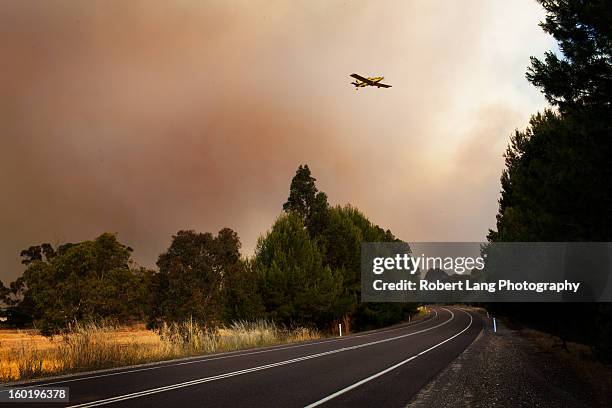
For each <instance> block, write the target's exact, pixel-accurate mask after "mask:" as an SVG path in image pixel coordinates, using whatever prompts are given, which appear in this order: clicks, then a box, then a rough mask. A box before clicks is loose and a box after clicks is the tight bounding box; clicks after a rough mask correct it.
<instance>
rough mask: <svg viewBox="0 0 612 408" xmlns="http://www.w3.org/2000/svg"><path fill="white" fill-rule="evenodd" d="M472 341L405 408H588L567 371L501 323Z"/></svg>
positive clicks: (588, 395)
mask: <svg viewBox="0 0 612 408" xmlns="http://www.w3.org/2000/svg"><path fill="white" fill-rule="evenodd" d="M497 329H498V331H497V333H495V334H494V333H493V332H492V327H491V323H490V321H488V319H485V328H484V330H483V332H481V334H480V335H479V336H478V338H477V339H476V340H474V342H473V343H472V344H471V345H470V346H469V347H468V348H467V349H466V350H465V351H464V352H463V353H462V354H461V355H460V356H459V357H457V358H456V359H455V360H454V361H453V362H452V363H451V364H450V365H449V366H448V367H447V368H446V369H444V370H443V371H441V372H440V373H439V374H438V375H437V376H436V378H434V379H433V380H432V381H431V382H430V383H429V384H428V385H427V386H425V387H424V388H423V389H421V391H420V392H419V393H418V394H417V395H416V396H415V397H414V398H413V399H412V400H411V401H410V403H409V404H408V406H409V407H419V408H428V407H492V406H495V407H517V406H521V407H560V406H563V407H593V406H597V405H596V404H594V401H593V395H592V392H591V387H590V386H589V385H588V384H586V383H584V382H583V381H581V380H580V379H579V378H578V376H577V375H576V374H575V373H574V372H573V370H572V369H571V368H570V367H568V366H567V365H565V364H563V362H561V361H560V360H558V359H556V358H554V356H552V355H550V354H548V353H545V352H543V351H541V349H539V348H538V347H537V345H536V344H535V343H534V342H532V341H530V340H529V339H528V338H526V337H524V336H522V335H521V334H520V332H519V331H517V330H512V329H510V328H508V327H507V326H506V325H505V324H504V323H503V322H499V321H498V324H497Z"/></svg>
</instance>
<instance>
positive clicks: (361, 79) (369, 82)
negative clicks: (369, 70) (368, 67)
mask: <svg viewBox="0 0 612 408" xmlns="http://www.w3.org/2000/svg"><path fill="white" fill-rule="evenodd" d="M351 76H352V77H353V78H355V79H358V80H360V81H361V82H365V83H366V84H368V85H375V84H376V82H374V81H370V80H369V79H368V78H364V77H362V76H361V75H357V74H351Z"/></svg>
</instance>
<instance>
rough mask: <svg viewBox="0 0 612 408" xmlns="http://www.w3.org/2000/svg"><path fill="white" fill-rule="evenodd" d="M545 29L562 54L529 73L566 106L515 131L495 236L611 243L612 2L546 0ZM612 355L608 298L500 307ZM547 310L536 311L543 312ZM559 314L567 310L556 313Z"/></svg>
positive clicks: (539, 63) (556, 102) (553, 99)
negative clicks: (596, 301) (599, 301)
mask: <svg viewBox="0 0 612 408" xmlns="http://www.w3.org/2000/svg"><path fill="white" fill-rule="evenodd" d="M541 3H542V5H543V6H544V8H545V9H546V11H547V17H546V21H545V22H544V23H542V27H543V28H544V30H545V31H546V32H548V33H550V34H552V35H553V36H554V37H555V38H556V39H557V40H558V42H559V48H560V50H561V52H562V53H563V55H562V56H556V55H555V54H553V53H552V52H549V53H547V54H546V57H545V60H544V61H540V60H538V59H537V58H532V60H531V62H532V64H531V67H530V68H529V71H528V72H527V78H528V79H529V81H531V82H532V83H533V84H534V85H536V86H537V87H539V88H541V89H542V91H543V93H544V95H545V96H546V98H547V100H548V101H549V102H550V103H551V104H553V105H555V106H556V107H558V112H554V111H552V110H546V111H545V112H544V113H538V114H537V115H535V116H533V117H532V119H531V121H530V126H529V128H528V129H527V130H526V131H525V132H519V131H517V132H516V133H515V135H514V136H513V137H512V139H511V142H510V146H509V147H508V149H507V151H506V154H505V159H506V169H505V170H504V172H503V174H502V177H501V185H502V192H501V199H500V201H499V204H500V206H499V213H498V215H497V231H490V232H489V236H488V237H489V240H491V241H603V242H608V241H612V160H611V157H612V7H610V4H609V2H607V1H584V0H553V1H541ZM495 307H496V308H497V309H498V310H500V311H502V312H505V313H508V314H511V315H512V316H514V317H517V318H519V319H520V320H522V321H524V322H527V323H529V324H532V325H534V326H536V327H538V328H542V329H545V330H548V331H550V332H552V333H554V334H557V335H559V336H561V337H562V338H564V339H568V340H571V339H573V340H578V341H582V342H585V343H588V344H591V345H592V346H593V349H594V351H595V352H596V353H597V355H598V356H599V357H600V358H602V359H603V360H607V361H612V346H611V345H610V344H612V343H610V342H609V334H610V332H611V331H612V319H610V316H611V315H612V308H611V306H610V305H609V304H602V305H596V304H576V303H573V304H554V305H553V304H550V305H538V308H537V309H535V308H534V307H527V306H525V305H512V307H510V306H508V305H495ZM536 310H537V311H538V312H535V311H536ZM551 316H563V318H562V319H561V318H559V319H555V318H551Z"/></svg>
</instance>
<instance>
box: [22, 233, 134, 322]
mask: <svg viewBox="0 0 612 408" xmlns="http://www.w3.org/2000/svg"><path fill="white" fill-rule="evenodd" d="M130 254H131V249H130V248H129V247H126V246H125V245H122V244H121V243H119V242H118V241H117V239H116V237H115V236H114V235H112V234H108V233H105V234H102V235H100V236H99V237H98V238H96V239H95V240H94V241H84V242H81V243H79V244H76V245H71V246H66V247H63V248H62V249H61V250H59V249H58V251H57V252H56V251H54V250H53V248H52V247H51V246H50V245H49V244H43V245H42V246H40V247H30V248H29V249H28V250H26V251H23V252H22V256H24V258H25V259H24V260H25V261H26V262H24V263H25V264H26V265H27V269H26V270H25V272H24V274H23V276H22V277H20V278H19V279H17V280H16V281H15V282H13V284H12V285H11V294H12V296H11V300H10V302H11V303H13V310H12V312H11V313H12V314H13V315H15V316H21V318H23V315H29V316H31V317H32V318H33V319H34V323H35V324H36V325H37V326H38V327H40V328H41V329H42V330H43V331H44V332H46V333H52V332H56V331H58V330H60V329H62V328H65V327H66V326H69V325H71V324H74V323H76V322H83V321H93V320H98V319H101V318H107V317H112V318H114V319H120V320H127V319H131V318H134V319H142V317H143V316H142V313H141V308H140V305H141V299H139V297H138V286H139V285H138V284H139V278H138V277H137V275H136V274H135V273H134V272H133V271H132V270H131V269H130V266H129V262H130Z"/></svg>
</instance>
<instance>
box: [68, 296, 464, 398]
mask: <svg viewBox="0 0 612 408" xmlns="http://www.w3.org/2000/svg"><path fill="white" fill-rule="evenodd" d="M442 309H444V310H446V311H447V312H449V313H450V314H451V316H450V319H448V320H445V321H444V322H442V323H440V324H438V325H435V326H432V327H428V328H427V329H423V330H419V331H416V332H412V333H407V334H403V335H401V336H396V337H390V338H387V339H382V340H376V341H372V342H370V343H363V344H358V345H355V346H349V347H343V348H340V349H336V350H330V351H325V352H322V353H316V354H310V355H307V356H303V357H298V358H293V359H290V360H285V361H279V362H276V363H271V364H266V365H262V366H257V367H251V368H247V369H244V370H238V371H231V372H228V373H224V374H219V375H215V376H211V377H204V378H198V379H195V380H191V381H186V382H182V383H178V384H171V385H166V386H163V387H157V388H151V389H148V390H143V391H138V392H133V393H130V394H124V395H118V396H115V397H110V398H105V399H101V400H97V401H91V402H86V403H83V404H78V405H71V406H70V407H68V408H77V407H78V408H86V407H97V406H101V405H107V404H112V403H114V402H119V401H125V400H129V399H134V398H140V397H144V396H147V395H151V394H157V393H160V392H165V391H171V390H175V389H179V388H184V387H190V386H192V385H197V384H202V383H206V382H210V381H216V380H221V379H224V378H229V377H235V376H237V375H242V374H248V373H252V372H255V371H261V370H267V369H269V368H273V367H279V366H284V365H287V364H293V363H297V362H300V361H305V360H311V359H313V358H318V357H323V356H328V355H331V354H336V353H341V352H344V351H349V350H355V349H360V348H362V347H368V346H373V345H375V344H381V343H386V342H389V341H393V340H399V339H403V338H406V337H410V336H414V335H415V334H419V333H424V332H427V331H430V330H433V329H436V328H438V327H441V326H444V325H445V324H448V323H449V322H450V321H452V320H453V319H454V318H455V314H454V313H453V312H452V311H451V310H449V309H446V308H442Z"/></svg>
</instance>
